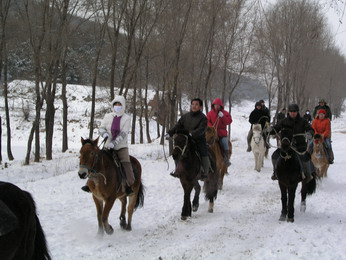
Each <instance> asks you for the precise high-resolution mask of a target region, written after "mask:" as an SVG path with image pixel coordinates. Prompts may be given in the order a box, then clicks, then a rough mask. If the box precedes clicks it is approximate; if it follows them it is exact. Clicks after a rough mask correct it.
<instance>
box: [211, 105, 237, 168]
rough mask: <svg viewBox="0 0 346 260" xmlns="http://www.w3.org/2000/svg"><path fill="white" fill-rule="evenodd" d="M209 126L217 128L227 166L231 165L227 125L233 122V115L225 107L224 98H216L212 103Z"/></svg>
mask: <svg viewBox="0 0 346 260" xmlns="http://www.w3.org/2000/svg"><path fill="white" fill-rule="evenodd" d="M207 118H208V126H212V127H215V128H216V129H217V135H218V137H219V141H220V144H221V147H222V149H223V158H224V162H225V165H226V167H228V166H230V165H231V162H230V161H229V159H228V153H229V149H228V132H227V126H228V125H230V124H231V123H232V116H231V115H230V114H229V113H228V112H227V111H226V110H225V109H224V106H223V103H222V100H221V99H220V98H216V99H215V100H214V101H213V103H212V104H211V110H210V111H209V112H208V115H207Z"/></svg>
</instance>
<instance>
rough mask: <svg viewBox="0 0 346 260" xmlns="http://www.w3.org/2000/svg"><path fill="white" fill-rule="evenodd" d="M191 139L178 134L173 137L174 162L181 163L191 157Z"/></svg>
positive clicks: (185, 135)
mask: <svg viewBox="0 0 346 260" xmlns="http://www.w3.org/2000/svg"><path fill="white" fill-rule="evenodd" d="M190 139H191V137H190V136H189V135H188V134H185V133H181V132H178V133H176V134H175V135H174V136H173V151H172V157H173V159H174V160H177V161H181V160H182V159H184V158H187V157H189V154H190V152H191V140H190Z"/></svg>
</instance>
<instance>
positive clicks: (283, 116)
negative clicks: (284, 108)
mask: <svg viewBox="0 0 346 260" xmlns="http://www.w3.org/2000/svg"><path fill="white" fill-rule="evenodd" d="M285 117H286V115H285V114H284V113H282V112H279V113H278V116H277V120H276V121H277V122H279V121H281V120H282V119H285Z"/></svg>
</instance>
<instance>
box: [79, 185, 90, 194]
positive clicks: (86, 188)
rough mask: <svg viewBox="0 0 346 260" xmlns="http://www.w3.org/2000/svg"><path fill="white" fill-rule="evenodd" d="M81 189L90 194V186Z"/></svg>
mask: <svg viewBox="0 0 346 260" xmlns="http://www.w3.org/2000/svg"><path fill="white" fill-rule="evenodd" d="M81 189H82V190H83V191H85V192H90V189H89V186H88V185H84V186H83V187H82V188H81Z"/></svg>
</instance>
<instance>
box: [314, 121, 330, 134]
mask: <svg viewBox="0 0 346 260" xmlns="http://www.w3.org/2000/svg"><path fill="white" fill-rule="evenodd" d="M312 128H313V129H314V130H315V134H320V135H323V137H324V138H330V120H329V118H323V119H319V118H316V119H314V121H312Z"/></svg>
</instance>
